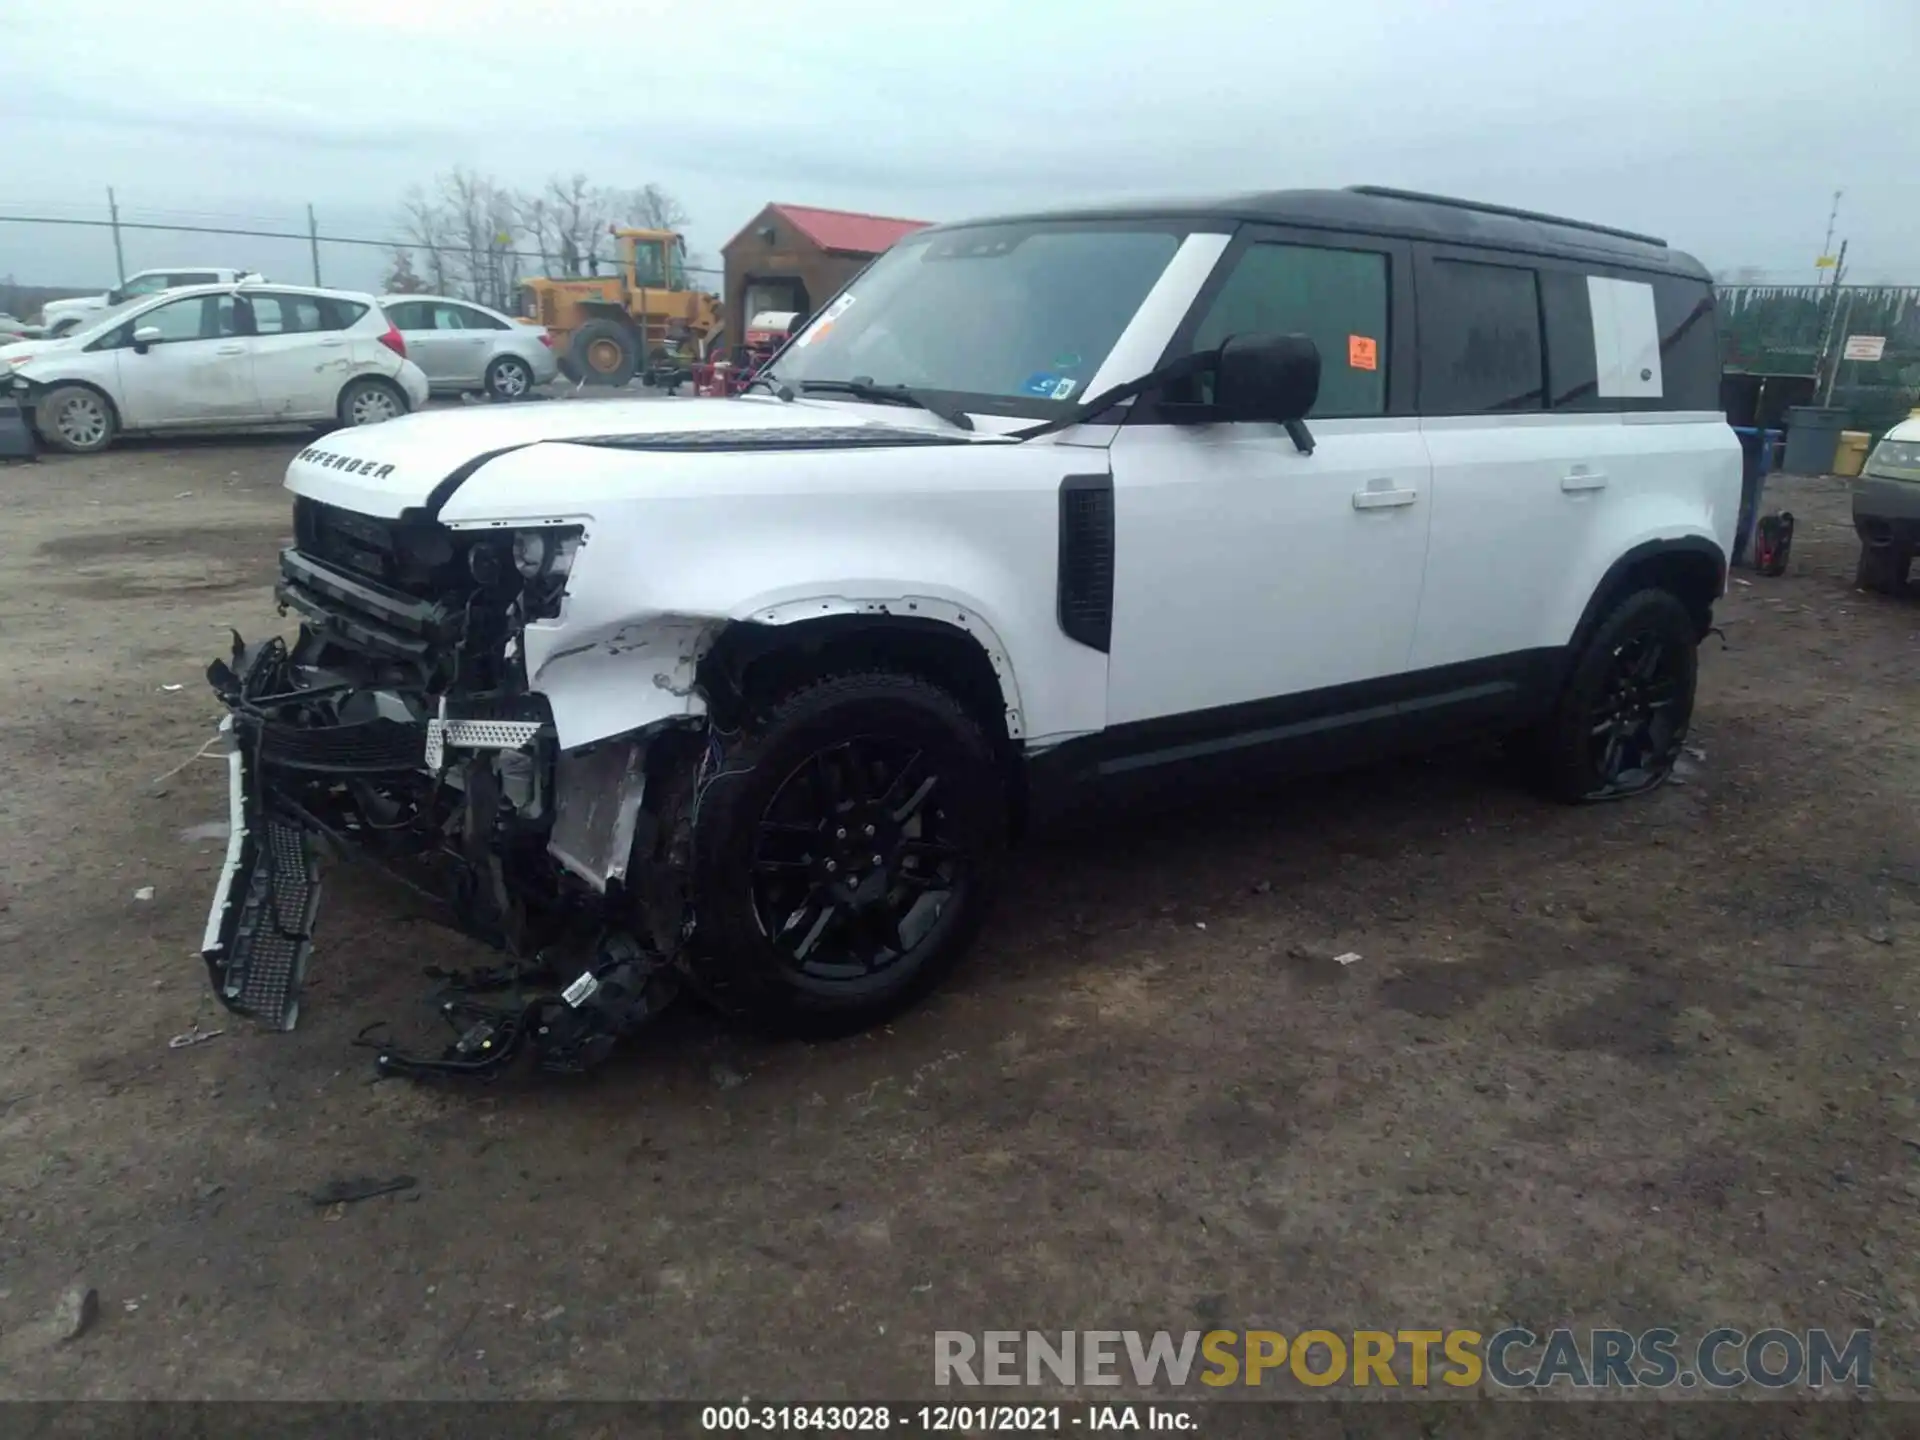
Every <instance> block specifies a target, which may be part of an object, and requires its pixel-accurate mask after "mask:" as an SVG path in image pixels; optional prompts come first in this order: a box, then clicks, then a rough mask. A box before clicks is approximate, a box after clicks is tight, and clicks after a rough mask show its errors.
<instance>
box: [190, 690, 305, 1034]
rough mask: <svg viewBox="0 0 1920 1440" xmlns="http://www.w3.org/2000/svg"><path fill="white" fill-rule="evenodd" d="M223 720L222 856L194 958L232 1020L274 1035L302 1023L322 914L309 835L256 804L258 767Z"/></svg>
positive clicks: (236, 732)
mask: <svg viewBox="0 0 1920 1440" xmlns="http://www.w3.org/2000/svg"><path fill="white" fill-rule="evenodd" d="M234 719H235V717H234V716H232V715H228V716H227V718H226V719H224V720H222V721H221V722H220V729H221V731H222V733H223V734H224V735H225V736H226V739H227V824H228V831H227V855H226V860H225V861H224V863H223V864H222V865H221V867H220V879H219V883H218V884H217V885H216V886H215V887H214V892H213V903H212V906H211V907H210V908H209V910H208V912H207V928H206V933H205V934H204V935H203V936H202V938H201V941H200V957H201V959H203V960H204V961H206V965H207V974H208V976H209V977H210V978H211V980H212V982H213V993H214V994H215V995H216V996H218V997H219V999H220V1003H221V1004H223V1005H225V1006H226V1007H227V1008H228V1009H229V1010H231V1011H233V1012H234V1013H235V1014H238V1015H244V1016H246V1017H248V1018H249V1019H252V1020H257V1021H259V1022H260V1023H261V1024H263V1025H267V1026H270V1027H272V1028H274V1029H278V1030H291V1029H293V1027H294V1025H295V1023H296V1022H297V1021H298V1020H299V1017H300V990H301V987H302V986H303V985H304V984H305V982H306V974H307V960H308V957H309V956H311V955H312V953H313V926H314V920H315V918H316V916H317V915H318V913H319V909H320V864H319V857H318V856H317V855H316V854H315V853H314V837H313V832H312V831H311V830H309V829H308V828H306V827H305V826H304V825H301V824H299V823H297V822H296V821H293V820H291V819H289V818H288V817H286V816H276V815H274V814H272V813H271V811H270V810H269V809H268V808H267V807H266V806H265V805H264V804H263V803H262V796H261V793H260V787H259V785H258V783H257V780H256V777H255V765H256V764H257V760H256V759H255V758H254V755H253V754H251V753H250V748H251V747H249V746H248V744H247V743H246V740H245V734H244V732H243V731H242V730H240V729H238V728H237V727H236V726H235V724H234Z"/></svg>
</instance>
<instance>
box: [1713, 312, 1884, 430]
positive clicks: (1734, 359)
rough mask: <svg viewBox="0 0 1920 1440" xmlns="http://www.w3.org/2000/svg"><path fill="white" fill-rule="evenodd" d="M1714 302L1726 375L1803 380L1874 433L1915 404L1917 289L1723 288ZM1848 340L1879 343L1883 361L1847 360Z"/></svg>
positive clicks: (1858, 425) (1856, 426)
mask: <svg viewBox="0 0 1920 1440" xmlns="http://www.w3.org/2000/svg"><path fill="white" fill-rule="evenodd" d="M1719 300H1720V306H1719V308H1720V354H1721V362H1722V364H1723V365H1724V366H1725V367H1726V369H1727V370H1728V371H1729V372H1731V373H1735V374H1746V375H1791V376H1803V377H1807V378H1809V379H1811V380H1812V381H1813V399H1814V400H1815V401H1816V402H1825V401H1826V399H1827V397H1828V396H1829V394H1830V395H1831V402H1830V403H1832V404H1834V405H1836V406H1840V407H1842V408H1844V409H1845V410H1846V411H1847V412H1848V425H1849V427H1850V428H1852V429H1856V430H1869V431H1872V432H1873V433H1874V434H1875V435H1879V434H1880V433H1882V432H1883V431H1885V430H1886V429H1887V428H1888V427H1890V426H1892V425H1896V424H1898V423H1899V422H1900V421H1902V420H1904V419H1906V418H1907V414H1908V412H1909V411H1911V410H1912V409H1913V408H1914V407H1915V406H1916V405H1920V286H1916V285H1725V286H1721V287H1720V288H1719ZM1850 336H1851V337H1858V338H1860V339H1865V340H1873V339H1877V340H1879V341H1880V342H1881V345H1880V358H1879V359H1877V360H1868V359H1853V360H1850V359H1847V358H1846V350H1847V343H1846V342H1847V339H1848V337H1850ZM1859 348H1861V349H1872V348H1873V346H1872V345H1871V344H1867V345H1863V346H1861V347H1859Z"/></svg>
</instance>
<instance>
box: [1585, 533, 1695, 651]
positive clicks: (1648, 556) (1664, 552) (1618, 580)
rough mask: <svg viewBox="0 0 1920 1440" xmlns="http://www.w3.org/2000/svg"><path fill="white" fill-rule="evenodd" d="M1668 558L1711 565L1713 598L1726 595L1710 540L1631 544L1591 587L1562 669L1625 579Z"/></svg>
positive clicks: (1689, 538)
mask: <svg viewBox="0 0 1920 1440" xmlns="http://www.w3.org/2000/svg"><path fill="white" fill-rule="evenodd" d="M1669 556H1673V557H1688V558H1689V561H1690V563H1691V562H1697V561H1698V560H1706V561H1709V562H1711V564H1712V565H1713V568H1714V575H1715V580H1714V585H1713V598H1715V599H1718V598H1719V597H1720V596H1721V595H1723V594H1724V593H1725V592H1726V588H1727V573H1728V571H1727V553H1726V551H1724V550H1722V549H1721V548H1720V545H1719V543H1718V542H1717V541H1715V540H1713V539H1711V538H1710V537H1708V536H1705V535H1678V536H1674V537H1672V538H1669V539H1663V540H1647V541H1644V542H1642V543H1641V544H1639V545H1635V546H1633V547H1632V548H1631V549H1629V550H1626V551H1624V552H1623V553H1622V554H1620V555H1619V556H1618V557H1617V558H1616V559H1615V560H1614V562H1613V563H1612V564H1611V565H1609V566H1608V567H1607V570H1606V573H1605V574H1604V575H1602V576H1601V577H1600V583H1599V584H1598V585H1596V586H1594V587H1593V594H1592V595H1590V596H1588V597H1587V603H1586V607H1585V608H1584V609H1583V610H1582V611H1581V612H1580V621H1579V623H1578V624H1577V625H1575V626H1574V627H1573V634H1572V635H1571V636H1570V637H1568V640H1567V646H1566V651H1565V655H1566V659H1565V662H1564V664H1563V667H1562V668H1563V670H1564V669H1566V668H1570V667H1571V666H1572V664H1573V661H1574V657H1575V656H1577V655H1578V654H1579V653H1580V646H1581V644H1582V643H1583V642H1584V641H1585V640H1586V638H1587V636H1589V635H1591V634H1592V633H1593V630H1594V627H1595V626H1597V625H1598V624H1599V623H1600V621H1601V619H1602V618H1603V617H1604V616H1605V614H1606V610H1607V607H1608V605H1609V604H1611V603H1612V601H1613V600H1614V598H1615V597H1616V596H1618V595H1619V594H1620V592H1621V591H1622V590H1623V589H1624V588H1625V586H1626V583H1627V577H1628V576H1629V575H1631V574H1632V573H1633V572H1634V571H1636V570H1639V569H1641V568H1643V567H1644V566H1646V565H1647V564H1648V562H1650V561H1655V562H1657V561H1661V560H1665V559H1666V558H1668V557H1669Z"/></svg>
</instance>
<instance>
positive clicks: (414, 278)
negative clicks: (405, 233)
mask: <svg viewBox="0 0 1920 1440" xmlns="http://www.w3.org/2000/svg"><path fill="white" fill-rule="evenodd" d="M381 283H382V284H383V285H384V286H385V288H386V293H387V294H389V295H420V294H424V293H425V292H426V288H427V282H426V281H424V280H422V279H421V278H420V276H419V275H418V273H416V272H415V270H414V268H413V251H411V250H409V249H407V248H406V247H405V246H403V245H402V246H395V247H394V251H393V264H392V266H391V268H389V269H388V271H387V278H386V279H385V280H384V281H382V282H381Z"/></svg>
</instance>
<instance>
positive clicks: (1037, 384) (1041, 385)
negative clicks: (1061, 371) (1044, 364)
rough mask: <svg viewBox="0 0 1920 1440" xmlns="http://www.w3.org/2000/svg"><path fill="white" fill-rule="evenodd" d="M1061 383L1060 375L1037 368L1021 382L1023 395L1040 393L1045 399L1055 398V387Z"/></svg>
mask: <svg viewBox="0 0 1920 1440" xmlns="http://www.w3.org/2000/svg"><path fill="white" fill-rule="evenodd" d="M1059 383H1060V377H1059V376H1058V375H1055V374H1053V373H1051V372H1050V371H1046V370H1036V371H1034V372H1033V374H1031V375H1029V376H1028V377H1027V378H1026V379H1025V380H1023V381H1022V382H1021V384H1020V392H1021V394H1023V395H1038V396H1039V397H1040V398H1041V399H1043V400H1051V399H1052V398H1053V387H1054V386H1056V385H1058V384H1059Z"/></svg>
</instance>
